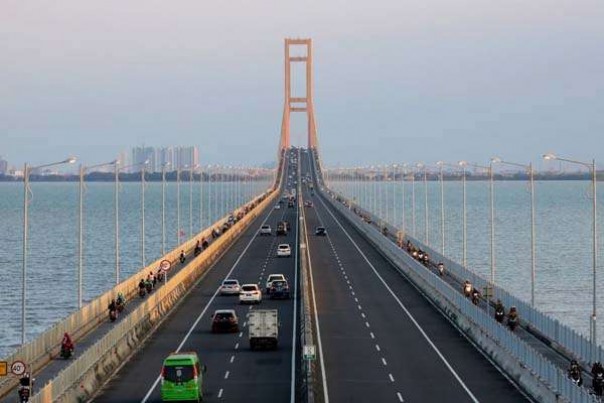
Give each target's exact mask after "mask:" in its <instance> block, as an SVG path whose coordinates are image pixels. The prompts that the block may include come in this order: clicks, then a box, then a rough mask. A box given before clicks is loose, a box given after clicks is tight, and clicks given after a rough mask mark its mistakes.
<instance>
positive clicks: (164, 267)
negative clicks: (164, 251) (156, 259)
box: [159, 260, 172, 285]
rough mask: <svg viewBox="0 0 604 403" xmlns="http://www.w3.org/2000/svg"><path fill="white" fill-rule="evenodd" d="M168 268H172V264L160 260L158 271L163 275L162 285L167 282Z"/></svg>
mask: <svg viewBox="0 0 604 403" xmlns="http://www.w3.org/2000/svg"><path fill="white" fill-rule="evenodd" d="M170 266H172V263H170V261H169V260H162V261H161V262H160V264H159V269H160V270H161V271H162V272H163V273H164V285H166V283H167V282H168V270H170Z"/></svg>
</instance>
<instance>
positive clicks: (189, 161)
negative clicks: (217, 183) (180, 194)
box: [175, 146, 199, 169]
mask: <svg viewBox="0 0 604 403" xmlns="http://www.w3.org/2000/svg"><path fill="white" fill-rule="evenodd" d="M175 154H176V155H175V159H176V161H175V164H176V166H177V167H179V168H180V169H185V168H191V167H194V166H196V165H198V164H199V150H198V149H197V147H196V146H190V147H177V148H176V153H175Z"/></svg>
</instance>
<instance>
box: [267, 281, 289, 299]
mask: <svg viewBox="0 0 604 403" xmlns="http://www.w3.org/2000/svg"><path fill="white" fill-rule="evenodd" d="M268 295H269V298H270V299H289V284H287V280H274V281H273V282H272V283H271V291H270V292H269V294H268Z"/></svg>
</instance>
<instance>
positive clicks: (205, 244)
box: [201, 238, 208, 249]
mask: <svg viewBox="0 0 604 403" xmlns="http://www.w3.org/2000/svg"><path fill="white" fill-rule="evenodd" d="M201 247H202V248H204V249H205V248H207V247H208V241H207V240H206V239H205V238H201Z"/></svg>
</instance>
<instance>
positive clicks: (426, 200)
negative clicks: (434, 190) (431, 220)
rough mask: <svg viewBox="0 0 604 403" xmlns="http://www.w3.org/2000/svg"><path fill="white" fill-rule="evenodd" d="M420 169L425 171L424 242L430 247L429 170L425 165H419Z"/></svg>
mask: <svg viewBox="0 0 604 403" xmlns="http://www.w3.org/2000/svg"><path fill="white" fill-rule="evenodd" d="M416 166H417V168H418V169H422V170H423V171H424V242H425V243H426V245H428V246H429V245H430V238H429V235H428V229H429V227H428V170H427V167H426V165H425V164H423V163H421V162H420V163H418V164H417V165H416Z"/></svg>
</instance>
